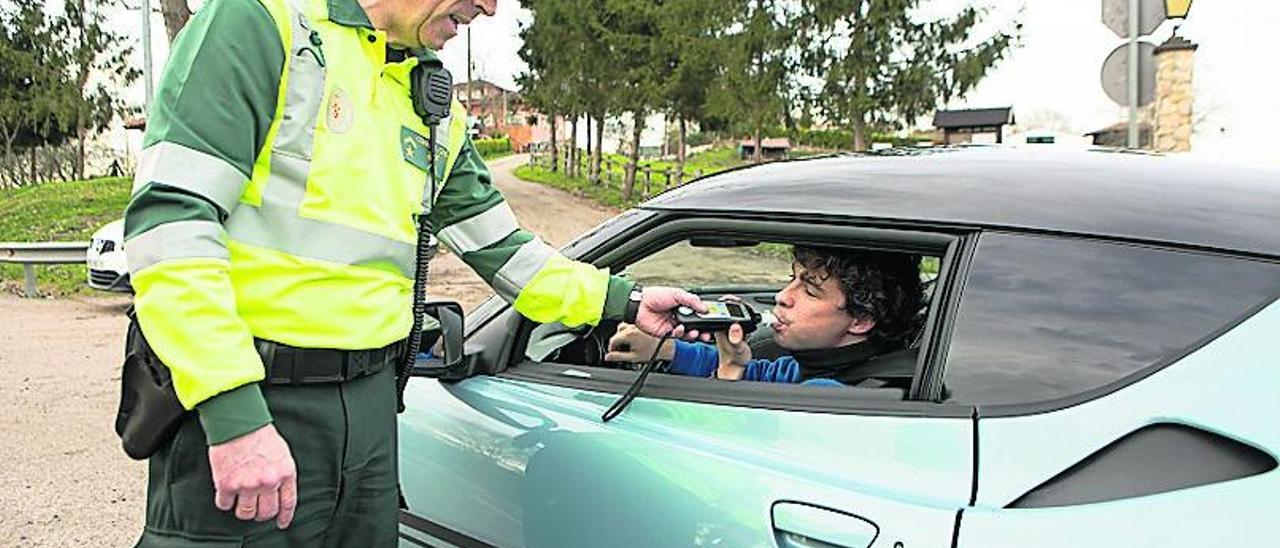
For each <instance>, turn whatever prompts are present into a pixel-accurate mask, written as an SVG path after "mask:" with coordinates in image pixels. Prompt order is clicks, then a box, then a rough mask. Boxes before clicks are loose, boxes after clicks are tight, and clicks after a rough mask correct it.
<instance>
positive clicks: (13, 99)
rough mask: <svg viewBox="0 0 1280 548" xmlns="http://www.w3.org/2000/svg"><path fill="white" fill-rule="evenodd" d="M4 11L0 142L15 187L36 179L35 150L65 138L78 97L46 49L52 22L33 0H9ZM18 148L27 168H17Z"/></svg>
mask: <svg viewBox="0 0 1280 548" xmlns="http://www.w3.org/2000/svg"><path fill="white" fill-rule="evenodd" d="M7 7H8V8H9V9H7V10H4V12H3V19H0V141H3V143H4V158H3V164H4V166H5V167H6V168H7V169H6V170H5V171H6V173H5V179H6V183H7V184H9V185H12V186H16V185H20V184H22V183H23V181H24V179H25V181H26V182H29V183H34V182H36V181H38V180H39V173H38V172H37V169H36V150H37V149H38V148H40V147H43V146H50V145H55V146H56V145H59V144H61V143H62V142H63V141H65V140H66V139H67V137H68V135H67V132H68V130H70V129H71V128H72V125H73V124H72V122H71V121H72V120H73V119H74V114H73V113H74V108H75V104H76V101H77V97H78V96H77V95H76V93H75V89H74V88H73V87H72V86H71V85H70V82H69V80H68V78H67V74H66V70H65V67H66V63H67V57H66V55H65V53H64V50H62V49H60V48H54V47H50V44H55V43H58V40H59V30H60V27H59V26H58V22H57V21H56V20H54V19H51V18H50V17H48V16H46V15H45V13H44V6H43V4H42V3H41V2H38V1H35V0H14V1H12V2H9V3H8V6H7ZM18 148H23V149H26V150H27V152H29V164H28V165H27V168H29V169H21V168H19V166H18V161H17V159H16V156H15V154H14V153H15V150H16V149H18ZM24 173H25V175H24Z"/></svg>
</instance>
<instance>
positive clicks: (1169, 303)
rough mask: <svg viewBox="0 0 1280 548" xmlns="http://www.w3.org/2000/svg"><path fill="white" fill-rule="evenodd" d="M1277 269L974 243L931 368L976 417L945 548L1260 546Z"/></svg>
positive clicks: (1276, 364) (1120, 248)
mask: <svg viewBox="0 0 1280 548" xmlns="http://www.w3.org/2000/svg"><path fill="white" fill-rule="evenodd" d="M1278 293H1280V265H1277V264H1276V263H1275V262H1272V261H1264V260H1253V259H1250V258H1243V257H1234V256H1230V255H1226V254H1217V253H1208V252H1204V251H1203V250H1197V251H1194V252H1193V251H1187V250H1180V249H1176V248H1161V247H1158V246H1149V245H1144V246H1136V245H1130V244H1124V243H1119V242H1104V241H1095V240H1083V239H1071V238H1054V237H1046V236H1030V235H1019V234H1009V233H1006V234H999V233H994V232H992V231H988V232H986V233H984V234H983V236H982V239H981V241H980V243H979V244H978V248H977V252H976V253H975V255H974V257H973V261H972V265H971V267H970V270H969V273H968V279H967V284H966V287H965V292H964V297H963V298H962V299H961V301H960V305H959V310H958V313H957V315H956V318H955V322H956V325H955V329H954V331H953V334H952V344H951V348H950V351H949V356H948V358H947V364H946V370H947V372H946V375H945V377H944V379H945V385H946V388H947V393H948V394H947V399H948V401H952V402H956V403H961V402H963V403H969V404H972V405H975V406H976V407H977V410H978V417H979V418H978V439H979V443H978V452H977V454H978V474H977V477H978V485H977V493H976V497H975V504H974V505H973V507H972V508H969V509H966V510H965V511H964V512H963V515H962V518H961V520H960V523H959V539H958V543H957V545H958V546H960V547H990V546H1043V547H1054V546H1062V547H1067V546H1126V547H1129V546H1263V545H1271V544H1274V542H1275V541H1274V539H1275V538H1276V537H1277V535H1278V534H1280V522H1277V521H1276V520H1275V519H1274V518H1275V515H1276V513H1275V512H1276V509H1277V508H1280V495H1278V494H1277V493H1280V472H1277V470H1276V459H1275V455H1276V453H1277V450H1278V449H1280V429H1277V428H1276V427H1275V422H1274V417H1275V416H1276V412H1277V403H1276V398H1275V394H1276V393H1277V392H1278V391H1280V358H1277V356H1280V345H1277V343H1276V333H1280V303H1277V302H1275V301H1276V296H1277V294H1278Z"/></svg>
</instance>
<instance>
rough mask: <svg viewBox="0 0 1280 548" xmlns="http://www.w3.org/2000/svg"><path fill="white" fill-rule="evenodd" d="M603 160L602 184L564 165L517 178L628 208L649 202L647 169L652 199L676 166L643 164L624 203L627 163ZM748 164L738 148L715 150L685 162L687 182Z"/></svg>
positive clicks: (528, 169)
mask: <svg viewBox="0 0 1280 548" xmlns="http://www.w3.org/2000/svg"><path fill="white" fill-rule="evenodd" d="M561 154H563V151H561ZM603 159H604V160H609V161H610V162H611V163H612V165H611V166H609V165H607V164H606V163H605V162H603V161H602V162H601V168H602V169H605V170H606V171H607V173H608V179H609V180H608V181H601V183H600V184H591V183H590V182H589V181H588V180H587V179H586V177H578V178H574V177H568V176H566V175H565V174H564V171H563V165H562V166H561V171H554V172H553V171H551V170H550V169H547V168H545V167H542V166H529V165H525V166H521V167H518V168H516V170H515V175H516V177H519V178H521V179H524V180H526V181H531V182H535V183H541V184H544V185H547V186H551V187H555V188H559V189H561V190H567V191H569V192H572V193H574V194H577V195H580V196H586V197H588V198H591V199H593V200H595V201H597V202H599V203H601V204H604V205H607V206H611V207H617V208H627V207H630V206H633V205H635V204H637V203H640V202H642V201H644V200H645V199H647V198H648V197H647V196H645V195H644V190H645V182H644V172H643V170H644V168H645V167H646V166H647V167H649V169H650V170H651V172H652V176H651V183H650V185H649V196H653V195H656V194H658V193H659V192H662V191H663V185H664V184H665V183H666V177H664V176H663V175H662V174H661V172H662V171H663V170H668V171H671V172H674V171H675V165H676V163H675V162H674V161H670V160H641V161H640V162H639V165H640V171H638V172H637V173H636V186H635V190H634V193H633V195H632V197H631V200H623V199H622V179H623V177H624V173H625V171H624V166H625V165H626V163H627V161H628V159H627V157H626V156H623V155H620V154H605V155H604V158H603ZM561 161H562V162H563V161H564V160H563V156H561ZM746 163H748V162H747V161H743V160H742V159H740V158H738V152H737V149H735V148H715V149H711V150H708V151H706V152H703V153H699V154H693V155H690V156H689V157H687V158H686V159H685V164H684V172H685V173H686V176H685V181H686V182H688V181H689V180H692V179H693V178H694V176H695V175H696V174H698V173H701V174H702V175H710V174H712V173H716V172H719V171H724V170H726V169H730V168H733V167H737V166H740V165H743V164H746ZM584 173H585V170H584ZM672 184H673V185H674V184H675V180H674V178H672Z"/></svg>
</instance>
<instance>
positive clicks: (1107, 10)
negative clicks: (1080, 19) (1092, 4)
mask: <svg viewBox="0 0 1280 548" xmlns="http://www.w3.org/2000/svg"><path fill="white" fill-rule="evenodd" d="M1164 1H1165V0H1139V1H1138V11H1139V12H1140V13H1139V15H1138V36H1146V35H1148V34H1151V33H1152V32H1153V31H1155V30H1156V27H1159V26H1160V23H1163V22H1164V20H1165V19H1167V18H1168V16H1167V15H1166V13H1165V3H1164ZM1102 24H1104V25H1106V26H1107V28H1109V29H1111V32H1114V33H1116V36H1119V37H1120V38H1128V37H1129V0H1102Z"/></svg>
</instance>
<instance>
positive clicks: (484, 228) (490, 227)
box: [440, 202, 520, 254]
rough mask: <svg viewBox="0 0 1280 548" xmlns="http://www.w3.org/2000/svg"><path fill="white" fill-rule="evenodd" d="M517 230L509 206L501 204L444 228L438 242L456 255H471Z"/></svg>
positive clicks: (514, 217) (518, 226) (513, 215)
mask: <svg viewBox="0 0 1280 548" xmlns="http://www.w3.org/2000/svg"><path fill="white" fill-rule="evenodd" d="M519 229H520V225H519V224H518V223H517V222H516V215H515V213H513V212H512V211H511V206H510V205H508V204H507V203H506V202H501V203H499V204H498V205H496V206H493V207H491V208H489V209H488V211H485V212H484V213H481V214H479V215H476V216H475V217H472V218H470V219H467V220H464V221H461V222H458V223H454V224H452V225H450V226H448V227H445V228H444V230H441V231H440V241H442V242H444V243H445V245H447V246H449V249H452V250H453V251H454V252H456V253H459V254H462V253H471V252H472V251H479V250H481V249H484V248H486V247H489V246H491V245H493V244H496V243H498V242H501V241H502V240H504V239H506V237H507V236H510V235H511V233H512V232H515V231H516V230H519Z"/></svg>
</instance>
